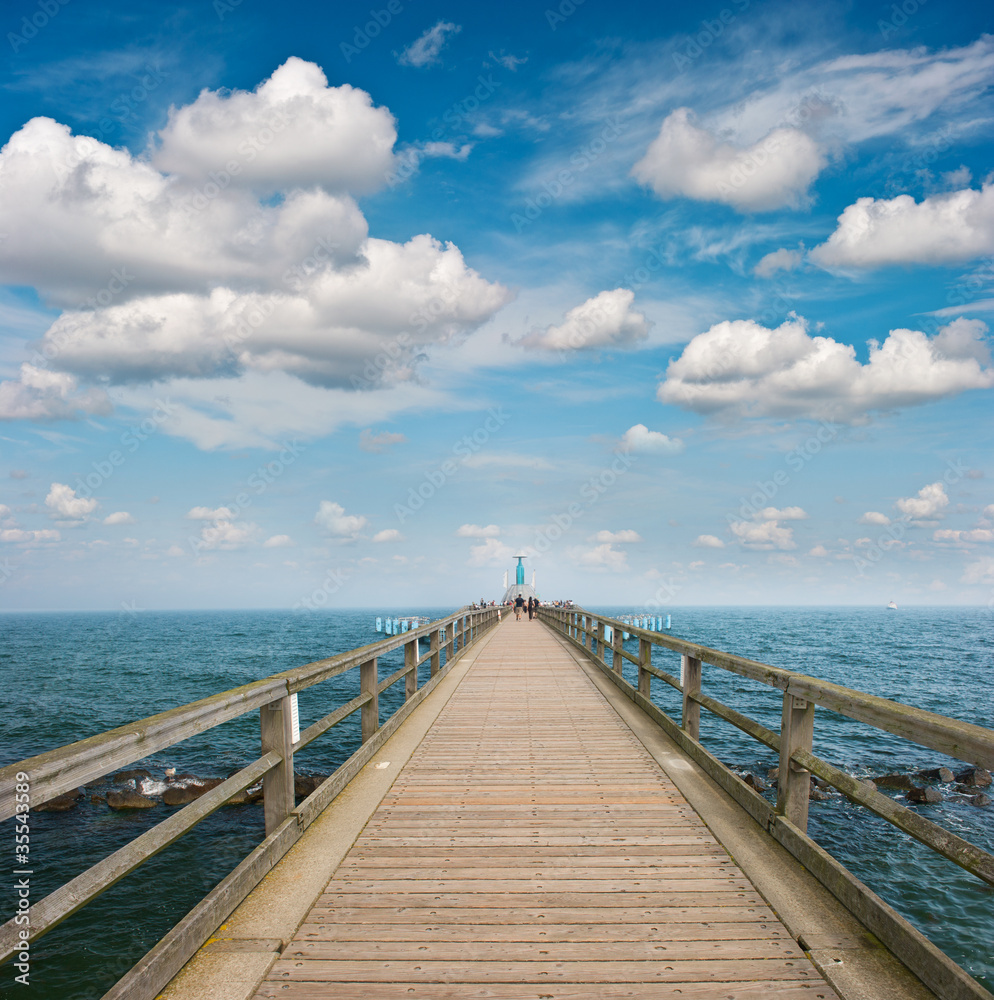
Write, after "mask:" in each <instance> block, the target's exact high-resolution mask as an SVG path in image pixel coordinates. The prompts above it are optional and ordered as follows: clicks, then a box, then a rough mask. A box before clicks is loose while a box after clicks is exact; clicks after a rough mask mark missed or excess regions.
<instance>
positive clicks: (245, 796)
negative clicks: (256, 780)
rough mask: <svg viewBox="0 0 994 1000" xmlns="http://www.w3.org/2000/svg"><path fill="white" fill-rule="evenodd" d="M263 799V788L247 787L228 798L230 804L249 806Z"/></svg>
mask: <svg viewBox="0 0 994 1000" xmlns="http://www.w3.org/2000/svg"><path fill="white" fill-rule="evenodd" d="M261 801H262V788H261V787H259V788H246V789H244V790H243V791H241V792H239V793H238V794H237V795H232V796H231V798H230V799H228V805H229V806H247V805H251V804H252V803H254V802H261Z"/></svg>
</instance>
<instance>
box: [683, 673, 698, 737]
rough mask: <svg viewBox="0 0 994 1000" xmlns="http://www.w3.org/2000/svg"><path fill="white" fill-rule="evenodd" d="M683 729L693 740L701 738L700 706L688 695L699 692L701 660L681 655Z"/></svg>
mask: <svg viewBox="0 0 994 1000" xmlns="http://www.w3.org/2000/svg"><path fill="white" fill-rule="evenodd" d="M681 672H682V674H683V716H682V719H683V725H682V726H681V727H680V728H681V729H683V731H684V732H685V733H686V734H687V735H688V736H690V737H692V738H693V739H695V740H699V739H700V738H701V706H700V705H699V704H698V703H697V702H696V701H694V699H693V698H691V697H690V696H691V695H692V694H700V693H701V661H700V660H698V659H697V657H695V656H684V657H683V670H682V671H681Z"/></svg>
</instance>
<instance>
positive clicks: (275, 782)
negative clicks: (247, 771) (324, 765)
mask: <svg viewBox="0 0 994 1000" xmlns="http://www.w3.org/2000/svg"><path fill="white" fill-rule="evenodd" d="M292 711H293V708H292V705H291V697H290V695H287V696H286V697H285V698H280V699H279V700H278V701H272V702H270V703H269V704H268V705H263V706H262V708H260V709H259V730H260V734H261V736H262V752H263V754H267V753H269V751H270V750H275V751H276V752H277V753H278V754H279V755H280V756H281V757H282V758H283V760H281V761H280V763H279V764H277V765H276V766H275V767H274V768H272V769H271V770H269V771H267V772H266V774H265V775H264V776H263V779H262V795H263V803H264V805H263V811H264V813H265V819H266V836H267V837H268V836H269V834H271V833H272V832H273V830H275V829H276V828H277V827H278V826H279V825H280V823H282V822H283V820H285V819H286V818H287V816H289V815H290V813H291V812H293V805H294V802H293V717H292Z"/></svg>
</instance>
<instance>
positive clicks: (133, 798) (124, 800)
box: [107, 791, 156, 809]
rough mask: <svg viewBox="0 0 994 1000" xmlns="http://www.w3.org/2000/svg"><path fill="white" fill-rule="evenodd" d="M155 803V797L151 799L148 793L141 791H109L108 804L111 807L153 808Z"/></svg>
mask: <svg viewBox="0 0 994 1000" xmlns="http://www.w3.org/2000/svg"><path fill="white" fill-rule="evenodd" d="M155 804H156V803H155V799H150V798H149V797H148V796H147V795H142V794H141V793H139V792H131V791H125V792H108V793H107V805H109V806H110V807H111V809H152V808H154V807H155Z"/></svg>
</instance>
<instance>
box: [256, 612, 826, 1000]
mask: <svg viewBox="0 0 994 1000" xmlns="http://www.w3.org/2000/svg"><path fill="white" fill-rule="evenodd" d="M400 997H408V998H414V1000H468V998H496V1000H512V998H534V1000H540V998H541V1000H580V998H583V1000H592V998H595V997H596V998H620V997H627V998H635V1000H638V998H647V1000H648V998H653V1000H656V998H662V997H680V998H681V1000H705V998H707V1000H718V998H721V1000H760V998H766V997H769V998H776V1000H829V998H831V1000H835V998H836V997H837V994H836V993H835V992H834V991H833V990H832V989H831V987H830V986H829V985H828V984H827V983H826V982H825V981H824V979H822V977H821V976H820V975H819V974H818V972H817V971H816V970H815V968H814V966H813V965H812V964H811V962H810V961H809V960H808V959H807V957H806V956H805V955H804V952H803V951H801V949H800V948H799V947H798V946H797V944H796V943H795V942H794V941H793V940H792V939H791V937H790V935H789V934H788V933H787V931H786V930H785V929H784V927H783V925H782V924H781V923H780V922H779V921H778V920H777V918H776V916H775V915H774V914H773V912H772V911H771V910H770V909H769V907H767V906H766V904H765V903H764V902H763V900H762V898H761V897H760V896H759V894H758V893H757V892H756V890H755V889H754V888H753V886H752V885H751V884H750V883H749V881H748V880H747V879H746V878H745V877H744V876H743V874H742V872H741V871H739V870H738V869H737V868H736V866H735V865H734V864H732V862H731V861H730V859H729V857H728V855H727V854H726V853H725V851H724V850H723V849H722V848H721V847H720V846H719V845H718V844H717V842H716V841H715V840H714V838H713V837H712V835H711V834H710V832H709V831H708V829H707V828H706V827H705V826H704V824H703V823H702V822H701V820H700V819H699V818H698V817H697V815H696V814H695V813H694V811H693V810H692V809H691V807H690V806H689V805H688V804H687V802H686V801H685V800H684V799H683V797H682V796H681V795H680V793H679V792H678V791H677V789H676V787H675V786H674V785H673V783H672V782H671V781H670V780H669V778H668V777H667V775H666V774H665V773H663V772H662V771H661V770H660V768H659V766H658V764H657V763H656V762H655V761H654V760H653V759H652V758H651V757H650V756H649V755H648V753H646V751H645V749H644V747H643V746H642V744H641V743H640V742H639V741H638V740H637V739H636V738H635V736H634V735H633V734H632V733H631V731H630V730H629V729H628V728H627V727H626V726H625V725H624V724H623V723H622V722H621V720H620V719H619V718H618V716H617V715H616V713H615V712H614V711H613V709H612V708H611V707H610V706H609V705H608V704H607V702H606V701H605V700H604V698H603V697H602V695H601V694H600V693H599V692H598V691H597V689H596V688H595V687H594V686H593V684H592V683H591V682H590V680H589V679H588V678H587V677H586V675H585V674H584V673H583V671H582V670H581V669H580V668H579V667H578V666H577V665H576V663H575V662H574V661H573V659H572V658H571V657H570V655H569V653H568V652H567V651H566V650H565V649H564V648H563V647H562V645H561V644H560V643H559V642H558V641H557V639H556V638H555V636H554V634H553V633H552V632H551V631H550V630H548V629H546V628H545V626H543V625H541V624H540V623H539V622H538V621H535V622H528V621H522V622H515V621H513V620H511V621H505V623H504V624H503V625H501V626H498V628H497V630H496V631H495V633H494V634H493V636H492V638H491V639H490V642H489V643H488V644H487V645H486V646H485V647H484V648H483V649H482V650H481V651H480V652H479V655H478V658H477V660H476V663H475V664H474V665H473V666H472V667H471V668H470V670H469V672H468V673H467V675H466V677H465V679H464V680H463V682H462V684H461V685H460V686H459V688H458V690H457V691H456V692H455V694H454V695H453V696H452V698H451V700H450V701H449V703H448V705H447V706H446V707H445V709H444V710H443V712H442V714H441V715H440V716H439V718H438V720H437V721H436V723H435V725H434V726H433V727H432V728H431V730H430V731H429V733H428V735H427V737H426V738H425V740H424V741H423V743H422V744H421V746H420V747H419V749H418V750H417V752H416V753H415V754H414V756H413V757H412V758H411V760H410V761H409V763H408V765H407V766H406V767H404V768H403V769H402V771H401V772H400V774H399V775H398V778H397V781H396V783H395V784H394V786H393V788H392V789H391V791H390V792H389V794H388V795H387V797H386V798H385V799H384V800H383V802H382V804H381V805H380V807H379V809H377V811H376V812H375V814H374V815H373V817H372V819H371V820H370V822H369V823H368V825H367V826H366V828H365V830H364V831H363V833H362V834H361V835H360V837H359V839H358V840H357V841H356V843H355V844H354V846H353V848H352V850H351V851H350V853H349V854H348V855H347V857H346V858H345V860H344V861H343V862H342V864H341V866H340V867H339V868H338V871H337V872H336V873H335V876H334V877H333V878H332V880H331V882H330V883H329V884H328V887H327V889H326V891H325V893H324V894H323V895H322V896H321V898H320V899H319V900H318V903H317V905H316V906H315V907H314V909H313V910H312V911H311V913H310V915H309V916H308V918H307V919H306V921H305V922H304V924H303V925H302V926H301V927H300V929H299V931H298V932H297V936H296V938H295V939H294V941H293V942H292V943H291V944H290V945H289V946H288V947H287V948H286V949H285V951H284V952H283V955H282V957H281V958H280V959H279V960H278V961H277V962H276V964H275V965H274V966H273V968H272V970H271V972H270V973H269V975H268V976H267V978H266V980H265V982H264V983H263V984H262V986H261V987H260V988H259V990H258V992H257V993H256V998H257V1000H276V998H282V1000H305V998H306V1000H331V998H335V1000H388V998H390V1000H392V998H400Z"/></svg>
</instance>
